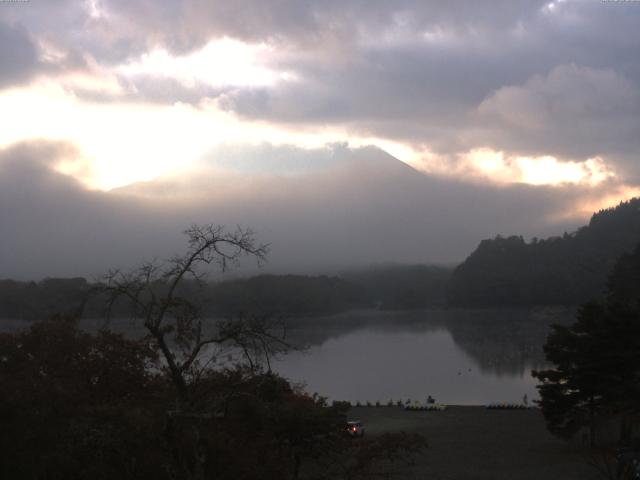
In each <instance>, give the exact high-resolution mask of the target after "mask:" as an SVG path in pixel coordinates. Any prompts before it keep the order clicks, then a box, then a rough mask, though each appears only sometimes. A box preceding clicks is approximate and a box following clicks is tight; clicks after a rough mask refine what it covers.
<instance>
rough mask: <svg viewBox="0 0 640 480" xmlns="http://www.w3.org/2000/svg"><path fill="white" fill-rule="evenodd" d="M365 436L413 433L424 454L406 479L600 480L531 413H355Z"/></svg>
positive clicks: (580, 452) (583, 456) (582, 456)
mask: <svg viewBox="0 0 640 480" xmlns="http://www.w3.org/2000/svg"><path fill="white" fill-rule="evenodd" d="M350 419H352V420H361V421H362V422H363V423H364V425H365V429H366V435H376V434H380V433H383V432H398V431H406V432H417V433H420V434H422V435H424V436H425V437H426V438H427V441H428V442H429V448H428V449H426V450H425V451H424V453H423V454H422V455H420V457H419V458H417V464H416V465H415V467H413V468H412V469H411V471H410V475H408V478H415V479H431V480H438V479H441V480H445V479H446V480H450V479H473V480H484V479H486V480H497V479H514V480H516V479H523V480H524V479H526V480H529V479H531V480H573V479H576V480H590V479H597V478H602V477H600V476H599V475H600V474H599V473H598V472H597V471H596V470H595V468H593V467H592V466H589V465H588V463H587V462H588V455H589V454H588V452H587V451H585V450H584V449H583V448H581V447H579V446H578V445H576V444H575V443H568V442H564V441H562V440H559V439H557V438H555V437H553V436H552V435H551V434H550V433H548V432H547V430H546V428H545V424H544V419H543V417H542V414H541V412H540V411H539V410H537V409H530V410H486V409H485V408H484V407H456V406H454V407H449V408H448V409H447V410H446V411H443V412H411V411H405V410H403V409H401V408H397V407H355V408H353V409H352V410H351V412H350Z"/></svg>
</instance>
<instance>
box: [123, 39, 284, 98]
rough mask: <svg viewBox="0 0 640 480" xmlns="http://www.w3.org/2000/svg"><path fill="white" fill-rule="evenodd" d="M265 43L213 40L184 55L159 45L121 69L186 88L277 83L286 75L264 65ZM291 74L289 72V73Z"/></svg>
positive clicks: (267, 48)
mask: <svg viewBox="0 0 640 480" xmlns="http://www.w3.org/2000/svg"><path fill="white" fill-rule="evenodd" d="M271 51H272V50H271V47H269V46H268V45H266V44H257V45H249V44H246V43H243V42H240V41H238V40H232V39H230V38H227V37H225V38H222V39H219V40H212V41H210V42H209V43H207V45H205V46H204V47H203V48H202V49H200V50H198V51H196V52H193V53H190V54H188V55H185V56H181V57H180V56H173V55H171V54H170V53H169V52H168V51H167V50H165V49H162V48H159V49H155V50H152V51H151V52H149V53H145V54H144V55H142V57H141V58H140V59H139V60H136V61H134V62H131V63H128V64H126V65H124V66H122V67H119V68H118V72H119V73H121V74H123V75H125V76H136V75H153V76H157V77H167V78H172V79H175V80H178V81H179V82H180V83H181V84H183V85H184V86H185V87H194V86H195V85H197V84H198V83H205V84H207V85H210V86H225V85H237V86H258V85H260V86H265V85H267V86H268V85H274V84H275V83H276V82H277V81H278V80H281V79H284V78H286V77H287V74H288V72H277V71H274V70H271V69H269V68H266V67H265V66H263V64H264V63H265V62H264V59H265V57H267V56H268V55H269V54H270V52H271ZM290 75H291V74H290V73H289V76H290Z"/></svg>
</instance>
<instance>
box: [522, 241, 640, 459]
mask: <svg viewBox="0 0 640 480" xmlns="http://www.w3.org/2000/svg"><path fill="white" fill-rule="evenodd" d="M544 349H545V353H546V356H547V359H548V360H549V361H550V362H551V363H552V364H553V365H554V367H553V368H551V369H548V370H543V371H538V372H534V373H533V375H534V376H535V377H537V378H538V379H539V380H540V381H541V382H542V383H541V385H540V386H539V387H538V388H539V390H540V395H541V398H542V400H541V402H540V405H541V407H542V410H543V413H544V416H545V419H546V421H547V425H548V426H549V429H550V431H551V432H553V433H555V434H557V435H558V436H560V437H564V438H572V437H575V436H576V435H577V434H578V433H579V432H582V433H583V438H584V439H585V440H588V441H589V443H590V445H591V446H594V447H595V446H614V445H617V446H621V447H626V448H630V449H635V450H637V451H636V454H635V455H636V457H637V459H638V461H640V245H639V246H638V247H636V249H635V251H634V252H633V253H630V254H626V255H623V256H622V257H621V258H620V259H619V260H618V262H617V264H616V266H615V268H614V269H613V272H612V273H611V276H610V277H609V283H608V290H607V295H606V299H605V300H604V301H602V302H589V303H586V304H584V305H582V307H581V308H580V310H579V312H578V316H577V320H576V322H575V323H574V324H572V325H570V326H561V325H556V326H554V329H553V332H552V333H551V334H550V335H549V338H548V339H547V342H546V344H545V347H544Z"/></svg>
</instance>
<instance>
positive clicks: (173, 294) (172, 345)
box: [103, 225, 286, 413]
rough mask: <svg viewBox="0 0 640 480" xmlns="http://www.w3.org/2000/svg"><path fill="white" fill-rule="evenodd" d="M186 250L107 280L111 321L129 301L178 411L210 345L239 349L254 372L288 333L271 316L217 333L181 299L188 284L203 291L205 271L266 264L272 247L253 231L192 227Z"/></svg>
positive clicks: (221, 325) (240, 321)
mask: <svg viewBox="0 0 640 480" xmlns="http://www.w3.org/2000/svg"><path fill="white" fill-rule="evenodd" d="M184 233H185V235H186V236H187V239H188V248H187V251H186V252H185V253H184V254H182V255H177V256H174V257H172V258H170V259H168V260H165V261H157V260H154V261H151V262H146V263H143V264H142V265H140V266H139V267H138V268H135V269H133V270H131V271H129V272H122V271H119V270H112V271H110V272H109V273H107V275H105V278H104V286H103V291H105V292H107V294H108V306H109V308H108V316H110V312H111V310H112V307H113V305H114V304H115V303H116V302H118V301H122V300H124V301H126V302H127V303H128V304H129V307H130V308H129V310H130V312H131V315H132V317H133V318H134V319H136V320H140V321H141V323H142V324H143V325H144V328H145V330H146V332H147V338H148V339H149V340H150V342H151V343H152V345H153V346H154V347H156V348H157V349H158V350H159V352H160V353H161V355H162V358H163V359H164V361H165V363H166V368H167V370H168V373H169V375H170V377H171V380H172V382H173V384H174V386H175V388H176V391H177V400H178V408H179V410H181V411H183V412H184V413H186V410H187V409H188V405H189V383H190V381H193V380H194V379H196V378H197V375H198V367H202V366H203V365H204V366H205V367H206V366H207V365H208V363H207V362H204V363H202V362H201V361H200V360H201V356H202V354H203V352H204V351H205V350H206V348H207V347H208V346H212V345H217V346H221V345H234V346H235V347H238V348H240V350H241V351H242V352H243V353H244V355H245V357H246V359H247V360H248V362H249V365H250V367H251V369H254V368H256V356H257V355H262V356H263V358H266V360H267V365H268V366H269V368H270V364H269V356H271V355H272V354H273V353H274V352H275V351H276V349H277V348H278V347H283V346H285V345H286V344H285V342H284V338H283V331H281V333H280V334H277V333H275V330H274V329H275V327H276V326H277V327H280V328H282V325H274V323H273V322H272V319H270V318H269V317H265V316H263V317H250V318H235V319H225V320H223V321H218V322H217V323H216V325H215V326H213V328H211V327H209V328H206V326H205V325H203V316H202V313H201V310H200V308H199V307H198V306H197V305H196V304H195V303H194V302H193V300H192V299H188V298H185V296H184V295H182V294H181V287H184V284H185V283H186V282H187V280H192V281H195V284H196V285H198V286H199V287H202V286H204V284H205V277H206V273H207V272H206V267H207V266H210V265H216V266H218V267H219V268H220V269H221V270H222V271H225V270H226V269H227V268H229V267H230V266H232V265H234V264H236V263H237V262H238V261H239V259H240V258H241V257H245V256H249V257H253V258H254V259H255V260H257V261H258V263H261V262H263V261H264V260H265V258H266V255H267V253H268V249H269V247H268V245H265V244H258V243H257V242H256V240H255V238H254V234H253V232H252V231H251V230H247V229H242V228H240V227H238V228H237V229H236V230H235V231H233V232H228V231H226V230H225V228H224V227H222V226H219V225H204V226H202V225H192V226H191V227H190V228H189V229H188V230H185V232H184Z"/></svg>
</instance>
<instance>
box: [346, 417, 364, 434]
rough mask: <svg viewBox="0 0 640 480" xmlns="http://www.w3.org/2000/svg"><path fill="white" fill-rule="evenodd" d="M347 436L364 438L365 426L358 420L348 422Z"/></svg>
mask: <svg viewBox="0 0 640 480" xmlns="http://www.w3.org/2000/svg"><path fill="white" fill-rule="evenodd" d="M347 434H349V436H351V437H364V426H363V425H362V422H360V421H357V420H353V421H349V422H347Z"/></svg>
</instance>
